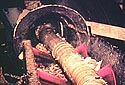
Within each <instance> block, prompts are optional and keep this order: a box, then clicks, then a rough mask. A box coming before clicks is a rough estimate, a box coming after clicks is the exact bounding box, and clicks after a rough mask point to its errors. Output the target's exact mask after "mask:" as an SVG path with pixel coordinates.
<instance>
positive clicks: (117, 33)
mask: <svg viewBox="0 0 125 85" xmlns="http://www.w3.org/2000/svg"><path fill="white" fill-rule="evenodd" d="M86 24H87V26H90V31H91V34H92V35H98V36H103V37H108V38H112V39H117V40H123V41H125V28H122V27H117V26H112V25H106V24H101V23H96V22H90V21H87V22H86Z"/></svg>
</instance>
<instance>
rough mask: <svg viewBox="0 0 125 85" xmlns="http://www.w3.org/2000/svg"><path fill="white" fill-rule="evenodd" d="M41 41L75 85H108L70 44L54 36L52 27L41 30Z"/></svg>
mask: <svg viewBox="0 0 125 85" xmlns="http://www.w3.org/2000/svg"><path fill="white" fill-rule="evenodd" d="M39 39H40V41H41V42H43V44H45V45H46V46H47V47H48V49H50V50H51V52H52V55H53V57H54V59H55V60H57V61H58V62H59V63H60V64H61V66H62V68H63V69H64V72H65V73H66V74H67V75H68V77H69V78H70V80H71V81H72V82H73V83H74V84H75V85H106V82H105V81H104V80H103V79H102V78H101V77H99V76H98V75H97V74H96V71H95V70H94V69H92V68H91V67H90V66H88V65H87V64H86V63H85V62H84V59H82V58H81V56H80V55H79V54H78V53H77V51H76V50H75V49H74V48H73V47H72V46H71V45H70V44H69V43H68V42H66V41H63V40H62V39H61V38H59V37H58V36H56V35H55V34H54V31H53V29H52V27H51V25H48V24H47V25H45V26H43V27H41V28H39Z"/></svg>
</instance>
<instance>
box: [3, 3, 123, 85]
mask: <svg viewBox="0 0 125 85" xmlns="http://www.w3.org/2000/svg"><path fill="white" fill-rule="evenodd" d="M34 6H35V7H33V6H31V9H32V7H33V9H32V10H23V12H22V13H21V14H20V12H19V11H18V10H19V9H9V10H10V11H9V12H11V14H12V15H13V13H16V15H17V16H18V15H19V17H18V19H15V17H14V18H12V17H10V16H11V14H10V15H9V14H7V13H6V10H3V11H4V12H5V15H6V16H7V18H8V21H9V22H10V21H12V22H11V23H10V25H11V26H12V27H13V28H14V29H13V32H12V34H13V36H12V39H13V42H12V45H13V48H12V49H13V51H14V54H15V55H16V57H17V56H18V57H17V58H19V59H20V62H21V63H22V66H21V67H23V74H22V75H21V76H20V77H17V76H13V75H9V74H5V76H10V77H12V78H16V79H17V80H18V82H16V84H19V85H20V84H31V85H32V84H33V85H37V84H47V85H51V84H52V85H53V84H59V85H71V84H77V85H88V84H94V85H107V84H108V85H117V84H118V85H119V84H120V85H124V83H125V82H124V77H125V76H124V75H123V74H124V69H125V68H124V55H122V54H120V53H118V52H117V50H116V49H118V48H117V46H111V44H107V42H106V40H107V41H108V40H112V39H114V41H117V42H120V43H123V41H124V40H125V35H124V32H125V29H124V28H123V27H118V26H111V25H106V24H102V23H97V22H93V21H89V20H86V19H85V18H84V16H82V15H81V14H80V13H78V12H77V11H76V10H74V9H72V8H69V7H67V6H64V5H42V4H41V3H40V2H39V3H37V6H36V4H35V5H34ZM27 9H28V7H27ZM29 9H30V6H29ZM83 15H84V14H83ZM4 83H7V82H4Z"/></svg>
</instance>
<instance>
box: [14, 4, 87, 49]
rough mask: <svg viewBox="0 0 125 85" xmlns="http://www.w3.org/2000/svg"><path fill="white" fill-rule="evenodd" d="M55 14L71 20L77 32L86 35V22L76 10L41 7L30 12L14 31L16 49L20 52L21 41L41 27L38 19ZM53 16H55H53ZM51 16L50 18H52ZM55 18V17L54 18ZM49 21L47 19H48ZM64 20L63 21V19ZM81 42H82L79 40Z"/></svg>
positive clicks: (54, 6)
mask: <svg viewBox="0 0 125 85" xmlns="http://www.w3.org/2000/svg"><path fill="white" fill-rule="evenodd" d="M51 13H53V14H54V16H55V17H61V16H62V17H61V18H64V19H67V18H68V19H69V21H70V22H71V23H72V24H73V26H74V27H75V30H76V31H77V32H81V33H85V32H84V31H86V28H87V27H86V25H85V20H84V19H83V17H82V16H81V15H80V14H79V13H78V12H77V11H75V10H73V9H70V8H68V7H65V6H61V5H46V6H41V7H39V8H37V9H34V10H32V11H30V12H29V13H28V14H27V15H26V16H25V17H24V18H23V19H22V20H21V22H20V23H19V24H17V26H16V27H15V29H14V41H15V42H16V44H15V46H16V48H19V50H18V51H20V50H21V49H20V47H22V44H21V41H22V40H23V39H26V38H27V35H28V32H29V31H30V30H32V29H35V27H37V26H38V25H40V22H42V21H40V22H38V19H41V20H45V19H46V18H45V19H44V18H43V19H42V18H41V17H43V16H45V15H47V14H51ZM51 16H53V15H51ZM51 16H50V18H51ZM54 16H53V17H54ZM46 20H47V19H46ZM61 20H63V19H61ZM43 24H44V23H43ZM79 41H80V40H79Z"/></svg>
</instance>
